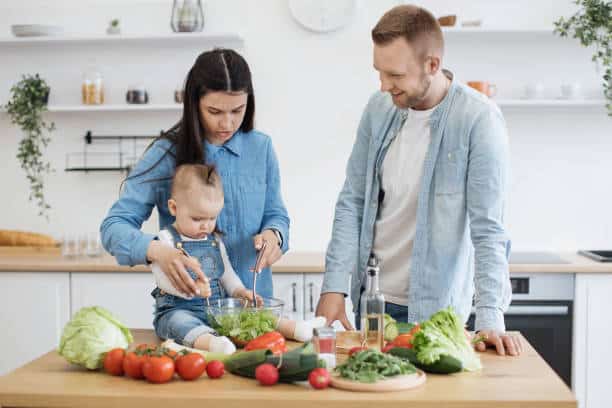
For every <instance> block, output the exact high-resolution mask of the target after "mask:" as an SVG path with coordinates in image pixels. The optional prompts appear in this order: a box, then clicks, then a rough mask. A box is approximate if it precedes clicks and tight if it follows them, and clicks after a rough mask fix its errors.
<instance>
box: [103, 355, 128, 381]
mask: <svg viewBox="0 0 612 408" xmlns="http://www.w3.org/2000/svg"><path fill="white" fill-rule="evenodd" d="M124 358H125V350H124V349H122V348H114V349H112V350H110V351H109V352H108V353H106V355H105V356H104V371H106V372H107V373H109V374H110V375H123V359H124Z"/></svg>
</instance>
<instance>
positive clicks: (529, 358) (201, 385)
mask: <svg viewBox="0 0 612 408" xmlns="http://www.w3.org/2000/svg"><path fill="white" fill-rule="evenodd" d="M133 333H134V335H135V339H136V342H137V343H144V342H146V343H151V342H156V341H157V339H156V337H155V335H154V334H153V332H152V331H151V330H134V331H133ZM523 342H524V344H525V345H526V350H525V351H524V352H523V354H522V355H521V356H519V357H501V356H497V355H495V354H494V352H493V351H492V350H490V351H488V352H487V353H482V354H480V356H481V359H482V363H483V366H484V368H483V370H482V371H480V372H476V373H460V374H454V375H446V376H445V375H433V374H428V375H427V381H426V383H425V384H424V385H422V386H420V387H418V388H416V389H412V390H407V391H396V392H388V393H362V392H349V391H342V390H336V389H331V388H330V389H326V390H321V391H317V390H313V389H311V388H310V387H309V386H307V385H291V384H278V385H275V386H272V387H262V386H260V385H258V383H257V382H256V381H255V380H252V379H248V378H241V377H237V376H233V375H231V374H226V375H225V376H224V377H223V378H221V379H219V380H211V379H209V378H207V377H206V376H203V377H202V378H200V379H198V380H196V381H193V382H190V381H182V380H180V379H175V380H174V381H172V382H171V383H168V384H162V385H153V384H148V383H146V382H144V381H135V380H132V379H128V378H124V377H112V376H110V375H107V374H105V373H101V372H88V371H86V370H84V369H80V368H78V367H75V366H70V365H69V364H68V363H67V362H66V361H65V360H64V359H63V358H62V357H60V356H59V355H58V354H57V353H56V352H55V351H51V352H49V353H47V354H45V355H43V356H42V357H40V358H38V359H36V360H34V361H33V362H31V363H29V364H27V365H25V366H23V367H21V368H19V369H17V370H15V371H13V372H12V373H9V374H8V375H6V376H4V377H0V406H2V407H4V408H8V407H34V406H36V407H47V406H53V407H60V406H61V407H91V408H97V407H111V406H112V407H117V406H126V407H127V406H129V407H134V408H140V407H142V408H155V407H160V408H168V407H169V406H171V407H187V406H192V407H195V406H211V407H214V406H223V407H224V408H245V407H248V408H276V407H278V408H287V407H289V406H290V407H291V408H311V407H313V406H315V407H317V408H326V407H330V408H332V407H338V408H341V407H343V408H347V407H349V406H350V408H362V407H363V408H371V407H372V406H376V407H377V408H397V407H398V406H399V407H402V408H410V407H417V406H418V407H449V408H468V407H469V408H478V407H487V408H489V407H492V406H495V407H506V408H510V407H526V406H529V407H532V408H544V407H546V408H570V407H571V408H575V407H576V400H575V398H574V395H573V394H572V393H571V391H570V390H569V389H568V388H567V387H566V386H565V384H564V383H563V382H562V381H561V379H560V378H559V377H557V376H556V375H555V373H554V372H553V371H552V369H551V368H550V367H549V366H548V365H547V364H546V363H545V362H544V360H543V359H542V358H541V357H540V356H539V355H538V354H537V353H536V352H535V350H534V349H533V348H532V347H531V346H530V345H529V344H527V343H526V341H525V340H524V339H523Z"/></svg>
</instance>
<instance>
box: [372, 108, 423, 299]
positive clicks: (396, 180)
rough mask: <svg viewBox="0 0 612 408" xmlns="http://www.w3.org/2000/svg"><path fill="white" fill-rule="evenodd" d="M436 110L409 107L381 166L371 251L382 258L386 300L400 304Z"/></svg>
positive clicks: (405, 291) (405, 293)
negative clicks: (379, 188)
mask: <svg viewBox="0 0 612 408" xmlns="http://www.w3.org/2000/svg"><path fill="white" fill-rule="evenodd" d="M434 109H435V107H434V108H431V109H428V110H422V111H418V110H414V109H409V110H408V118H407V119H406V121H405V122H404V125H403V126H402V128H401V129H400V131H399V133H398V134H397V136H396V137H395V139H394V140H393V141H392V142H391V144H390V145H389V149H388V150H387V154H386V155H385V159H384V161H383V163H382V168H381V173H382V176H381V188H382V190H383V191H384V199H383V201H382V203H381V204H380V205H379V208H378V214H377V218H376V223H375V224H374V242H373V245H372V251H373V252H374V253H375V254H376V256H377V257H378V258H379V259H380V278H379V285H380V291H381V292H382V293H383V295H384V296H385V301H388V302H391V303H395V304H398V305H404V306H406V305H408V288H409V278H410V263H411V259H412V249H413V244H414V236H415V231H416V213H417V205H418V197H419V190H420V187H421V175H422V173H423V163H424V162H425V156H426V154H427V149H428V148H429V142H430V140H431V132H430V126H429V118H430V117H431V114H432V112H433V110H434Z"/></svg>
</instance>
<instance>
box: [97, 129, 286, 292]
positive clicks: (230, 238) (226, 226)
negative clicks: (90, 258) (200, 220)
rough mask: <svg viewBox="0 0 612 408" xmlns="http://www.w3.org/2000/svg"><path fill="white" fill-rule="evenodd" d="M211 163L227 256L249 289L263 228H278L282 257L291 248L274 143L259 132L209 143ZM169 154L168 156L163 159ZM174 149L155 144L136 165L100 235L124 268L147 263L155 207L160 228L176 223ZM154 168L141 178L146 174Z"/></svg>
mask: <svg viewBox="0 0 612 408" xmlns="http://www.w3.org/2000/svg"><path fill="white" fill-rule="evenodd" d="M205 149H206V152H205V157H206V161H207V163H208V164H214V165H215V166H216V167H217V171H218V172H219V174H220V175H221V180H222V183H223V189H224V192H225V205H224V207H223V210H222V211H221V213H220V214H219V218H218V219H217V226H218V227H219V229H220V230H221V231H222V232H223V242H224V243H225V247H226V249H227V254H228V257H229V259H230V262H231V263H232V266H233V267H234V269H235V271H236V274H237V275H238V276H239V277H240V279H241V280H242V282H243V283H244V284H245V286H246V287H247V288H251V286H252V281H253V278H252V276H253V274H252V272H250V271H249V269H250V268H252V267H253V266H254V265H255V258H256V252H255V249H254V247H253V235H255V234H258V233H260V232H261V231H263V230H265V229H276V230H278V231H279V232H280V234H281V237H282V241H283V244H282V248H281V250H282V251H283V252H286V251H287V250H288V249H289V217H288V215H287V209H286V208H285V205H284V203H283V199H282V197H281V186H280V173H279V168H278V161H277V158H276V154H275V152H274V148H273V147H272V141H271V139H270V138H269V137H268V136H267V135H265V134H263V133H261V132H258V131H256V130H253V131H251V132H248V133H243V132H241V131H238V132H236V134H234V136H233V137H232V138H231V139H230V140H229V141H228V142H226V143H225V144H224V145H223V146H215V145H212V144H210V143H207V142H206V143H205ZM167 151H169V152H170V153H169V154H165V153H166V152H167ZM174 152H175V148H174V145H173V144H172V143H171V142H170V141H169V140H165V139H160V140H157V141H156V142H155V143H154V144H153V145H152V146H151V148H149V150H147V151H146V152H145V154H144V155H143V157H142V158H141V159H140V160H139V161H138V163H137V164H136V166H135V167H134V169H133V170H132V173H131V174H133V175H137V176H136V177H132V178H128V179H127V180H126V182H125V184H124V189H123V191H122V193H121V196H120V198H119V200H118V201H117V202H115V204H113V206H112V207H111V209H110V211H109V212H108V215H107V216H106V218H105V219H104V221H102V225H101V226H100V233H101V236H102V244H103V245H104V248H105V249H106V250H107V251H108V252H110V253H111V254H112V255H113V256H115V257H116V258H117V261H118V262H119V264H121V265H137V264H145V263H146V254H147V249H148V247H149V244H150V242H151V240H153V239H154V238H155V235H153V234H145V233H143V232H142V231H140V228H141V226H142V223H143V222H144V221H145V220H147V219H148V218H149V216H150V215H151V211H152V210H153V207H157V211H158V213H159V228H160V230H161V229H164V228H166V226H168V225H170V224H172V223H173V222H174V217H173V216H172V215H171V214H170V212H169V210H168V199H169V198H170V185H171V178H172V175H173V174H174V169H175V156H174ZM151 166H153V168H152V169H151V171H149V172H146V173H145V174H143V175H139V174H140V173H142V172H143V171H145V170H147V169H149V168H150V167H151ZM257 288H258V289H259V290H258V293H259V294H261V295H262V296H264V297H271V296H272V294H273V290H272V273H271V271H270V269H269V268H266V269H264V270H263V271H262V273H261V274H260V275H259V276H258V278H257Z"/></svg>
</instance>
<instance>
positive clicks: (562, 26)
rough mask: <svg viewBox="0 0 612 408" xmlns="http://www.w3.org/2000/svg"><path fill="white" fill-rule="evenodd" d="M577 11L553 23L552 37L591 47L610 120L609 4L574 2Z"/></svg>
mask: <svg viewBox="0 0 612 408" xmlns="http://www.w3.org/2000/svg"><path fill="white" fill-rule="evenodd" d="M575 3H576V4H577V5H578V6H580V10H578V12H576V14H574V15H573V16H571V17H569V18H564V17H561V18H560V19H559V20H557V21H555V31H554V32H555V33H557V34H559V35H560V36H561V37H568V36H569V35H571V36H572V37H573V38H578V39H579V40H580V43H581V44H582V45H583V46H585V47H589V46H591V45H595V54H593V58H592V60H593V61H594V62H595V63H599V64H601V66H602V67H603V68H604V70H605V72H604V75H603V89H604V96H605V98H606V100H607V103H606V108H607V109H608V115H610V116H612V49H611V48H610V45H611V43H612V2H610V1H609V0H575Z"/></svg>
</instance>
